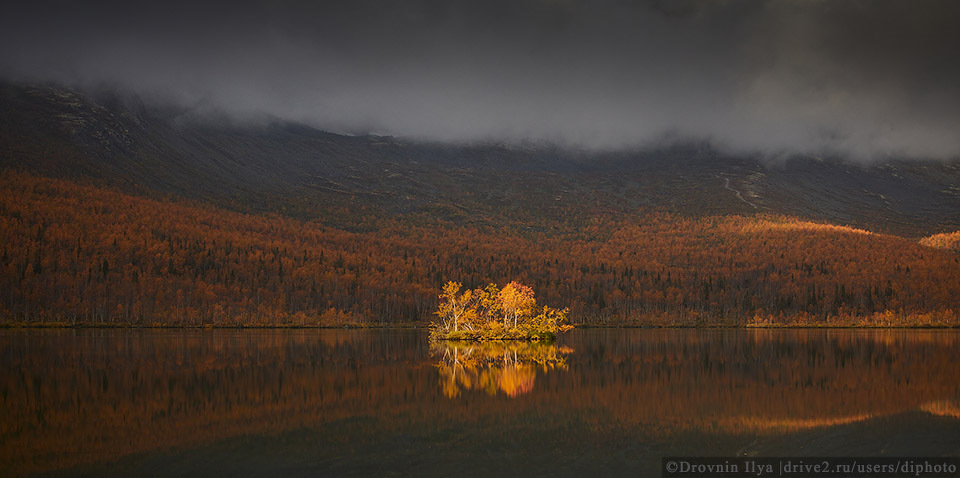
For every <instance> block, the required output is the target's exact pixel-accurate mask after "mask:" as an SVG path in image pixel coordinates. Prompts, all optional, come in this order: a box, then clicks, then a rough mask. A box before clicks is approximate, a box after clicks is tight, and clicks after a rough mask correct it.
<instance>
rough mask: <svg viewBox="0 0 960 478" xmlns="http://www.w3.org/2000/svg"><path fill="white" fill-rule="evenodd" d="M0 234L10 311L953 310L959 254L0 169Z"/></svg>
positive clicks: (80, 319)
mask: <svg viewBox="0 0 960 478" xmlns="http://www.w3.org/2000/svg"><path fill="white" fill-rule="evenodd" d="M0 235H2V238H0V243H2V244H0V322H3V323H8V324H40V323H59V324H73V323H97V324H139V325H189V326H203V325H223V326H232V325H289V326H318V325H319V326H334V325H344V324H348V323H356V324H361V323H389V322H413V321H426V320H428V319H429V316H430V313H431V312H432V311H433V310H434V309H435V308H436V304H437V294H438V293H439V289H440V287H441V285H442V284H443V283H444V282H445V281H449V280H453V281H458V282H462V283H468V284H486V283H491V282H492V283H504V282H508V281H511V280H518V281H521V282H523V283H525V284H529V285H530V286H532V287H533V288H534V289H535V290H537V294H538V297H539V298H542V299H543V300H544V301H545V302H546V303H551V304H558V305H569V307H570V321H571V322H572V323H575V324H577V323H579V324H584V323H587V324H652V325H739V326H744V325H958V324H960V319H958V313H960V256H958V255H957V254H955V253H952V252H950V251H947V250H943V249H937V248H931V247H927V246H925V245H923V244H918V243H917V242H915V241H912V240H909V239H906V238H901V237H897V236H891V235H882V234H874V233H870V232H867V231H863V230H858V229H852V228H848V227H842V226H834V225H823V224H815V223H811V222H805V221H802V220H798V219H793V218H787V217H780V216H763V215H760V216H750V217H742V216H725V217H706V218H699V219H690V218H685V217H679V216H674V215H670V214H667V213H657V212H650V213H644V214H641V215H638V216H636V217H635V218H632V219H630V220H614V219H603V218H597V219H595V220H591V221H589V222H588V223H587V224H583V225H582V226H581V227H580V228H579V230H567V231H563V230H561V231H552V232H530V231H524V230H523V229H522V228H514V229H511V228H509V227H504V228H503V229H501V230H492V228H478V227H464V226H455V225H450V224H444V223H439V224H437V225H432V226H427V225H424V224H413V225H411V224H408V223H406V222H405V221H404V219H403V218H402V217H396V218H384V219H383V220H382V221H381V223H380V226H379V227H378V228H376V229H375V230H372V231H370V232H348V231H343V230H338V229H334V228H330V227H325V226H324V225H323V224H320V223H315V222H301V221H297V220H292V219H289V218H285V217H281V216H276V215H250V214H242V213H237V212H231V211H226V210H223V209H217V208H215V207H212V206H209V205H205V204H201V203H196V202H188V201H183V200H176V199H170V200H163V201H159V200H154V199H146V198H141V197H136V196H131V195H126V194H122V193H119V192H116V191H112V190H109V189H103V188H98V187H93V186H84V185H79V184H75V183H72V182H68V181H64V180H56V179H48V178H43V177H38V176H33V175H28V174H24V173H19V172H14V171H9V170H7V171H3V172H2V175H0Z"/></svg>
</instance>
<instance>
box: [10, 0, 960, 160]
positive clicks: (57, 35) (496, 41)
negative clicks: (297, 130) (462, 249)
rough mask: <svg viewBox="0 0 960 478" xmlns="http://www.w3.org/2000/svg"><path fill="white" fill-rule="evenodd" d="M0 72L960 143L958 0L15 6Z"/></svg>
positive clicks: (302, 106)
mask: <svg viewBox="0 0 960 478" xmlns="http://www.w3.org/2000/svg"><path fill="white" fill-rule="evenodd" d="M2 13H3V14H2V15H0V45H2V47H0V74H2V76H3V77H5V78H7V79H11V80H16V81H25V82H36V81H54V82H58V83H61V84H67V85H73V86H79V87H83V88H85V89H89V88H93V87H103V85H107V86H108V87H109V88H114V87H119V88H123V89H128V90H132V91H134V92H136V93H137V94H138V95H140V96H142V97H144V98H147V99H148V100H149V101H154V102H161V103H166V104H171V105H176V106H177V107H180V108H188V109H190V110H192V111H196V112H198V114H202V115H205V116H221V117H228V118H231V119H232V120H234V121H249V120H252V119H258V118H263V117H265V116H266V117H274V118H278V119H280V120H283V121H291V122H298V123H303V124H306V125H309V126H311V127H314V128H317V129H321V130H325V131H332V132H341V133H370V132H376V133H379V134H384V135H392V136H397V137H404V138H408V139H415V140H426V141H440V142H460V143H462V142H483V143H489V142H492V143H509V144H513V145H520V144H525V143H530V142H533V143H548V144H554V145H558V146H566V147H574V148H581V149H590V150H595V151H620V150H632V149H636V148H645V149H657V148H663V147H669V146H670V145H674V144H683V143H688V142H697V143H699V142H708V143H709V144H710V145H711V147H712V148H713V149H714V150H716V151H719V152H722V153H724V154H727V155H734V154H748V155H759V156H764V157H771V158H777V157H782V156H791V155H798V154H806V155H810V156H815V157H821V158H823V157H826V156H835V157H843V158H846V159H852V160H858V161H872V162H877V161H880V162H882V161H887V160H893V159H947V160H950V159H955V158H957V157H958V155H960V135H957V134H956V132H957V131H960V62H957V61H956V52H957V51H960V32H958V29H957V28H956V25H957V24H960V4H957V3H956V2H952V1H947V0H943V1H939V0H922V1H913V2H887V1H879V0H875V1H858V2H811V1H799V0H798V1H791V0H787V1H722V2H716V1H702V0H680V1H670V2H663V1H657V0H650V1H637V2H622V1H613V0H609V1H607V0H604V1H579V0H569V1H560V0H519V1H516V0H513V1H499V0H495V1H470V0H453V1H444V2H435V1H431V0H412V1H405V2H378V1H373V0H359V1H335V2H272V1H271V2H267V1H257V0H243V1H239V2H202V3H197V2H184V1H173V2H112V1H102V0H101V1H95V2H83V3H77V2H63V1H51V0H41V1H37V2H26V3H20V4H17V5H6V6H5V7H3V11H2Z"/></svg>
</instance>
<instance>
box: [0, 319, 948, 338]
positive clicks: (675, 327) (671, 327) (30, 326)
mask: <svg viewBox="0 0 960 478" xmlns="http://www.w3.org/2000/svg"><path fill="white" fill-rule="evenodd" d="M574 328H575V329H650V330H656V329H664V330H679V329H698V330H721V329H739V330H764V329H767V330H774V329H850V330H866V329H874V330H876V329H885V330H921V329H922V330H960V325H929V324H918V325H635V324H624V325H595V324H585V325H576V326H574ZM0 329H158V330H160V329H181V330H188V329H194V330H213V329H303V330H308V329H317V330H324V329H326V330H333V329H348V330H353V329H414V330H416V329H429V327H428V325H427V324H417V323H396V324H377V323H373V324H346V325H286V324H267V325H165V324H153V325H139V324H103V323H78V324H64V323H41V324H19V323H8V324H0ZM514 340H517V339H514ZM519 340H530V339H519Z"/></svg>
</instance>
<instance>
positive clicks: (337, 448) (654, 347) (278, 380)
mask: <svg viewBox="0 0 960 478" xmlns="http://www.w3.org/2000/svg"><path fill="white" fill-rule="evenodd" d="M0 357H2V364H3V369H2V370H3V371H2V373H0V406H2V411H3V420H2V421H0V475H3V476H19V475H34V474H37V475H44V476H61V475H63V476H74V475H86V476H117V475H121V476H222V475H229V476H265V475H283V476H366V475H377V476H382V475H386V476H446V477H449V476H501V475H525V476H530V475H533V476H545V475H549V476H584V475H588V476H593V475H601V476H606V475H615V476H659V473H660V457H662V456H666V455H690V456H704V455H711V456H713V455H716V456H740V455H757V456H767V455H773V456H776V455H793V456H797V455H806V456H814V455H835V456H851V455H852V456H857V455H859V456H864V455H866V456H872V455H887V456H941V455H954V456H956V455H960V365H958V364H960V331H956V330H846V329H845V330H732V329H731V330H726V329H708V330H697V329H583V330H574V331H571V332H569V333H568V334H566V335H564V336H562V337H561V338H560V339H559V340H558V341H557V342H556V343H554V344H524V343H514V344H506V345H497V344H484V345H473V346H454V345H433V346H431V344H430V343H428V341H427V340H426V331H424V330H395V329H394V330H391V329H372V330H329V329H328V330H308V329H303V330H270V329H267V330H109V329H77V330H73V329H62V330H18V329H8V330H0Z"/></svg>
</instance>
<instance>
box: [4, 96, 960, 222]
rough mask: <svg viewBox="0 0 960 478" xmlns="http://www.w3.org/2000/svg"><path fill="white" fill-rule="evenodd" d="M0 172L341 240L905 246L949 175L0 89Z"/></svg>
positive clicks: (944, 217)
mask: <svg viewBox="0 0 960 478" xmlns="http://www.w3.org/2000/svg"><path fill="white" fill-rule="evenodd" d="M0 168H14V169H20V170H25V171H31V172H34V173H38V174H41V175H45V176H54V177H63V178H68V179H71V180H80V181H82V182H92V183H94V184H98V185H105V186H109V187H113V188H119V189H122V190H124V191H127V192H132V193H135V194H140V195H148V196H159V197H167V196H171V195H172V196H178V197H185V198H191V199H195V200H199V201H203V202H207V203H212V204H214V205H217V206H219V207H224V208H228V209H231V210H238V211H243V212H254V213H264V212H266V213H276V214H281V215H284V216H289V217H294V218H297V219H301V220H309V221H320V222H323V223H325V224H331V225H334V226H336V227H341V228H345V229H356V228H362V227H375V225H374V224H376V220H377V218H384V217H404V218H405V220H407V221H411V222H414V223H423V224H435V223H436V221H437V220H441V221H445V222H447V223H451V224H473V225H478V226H483V227H504V226H509V227H514V226H515V227H521V228H532V229H543V230H550V229H551V228H557V227H559V228H561V229H565V230H579V229H581V228H582V225H583V224H586V223H587V222H588V221H590V220H591V219H592V218H597V217H600V218H609V219H615V220H630V218H632V217H636V216H638V215H642V214H645V213H650V212H667V213H671V214H680V215H683V216H687V217H702V216H709V215H724V214H748V215H749V214H755V213H772V214H788V215H795V216H800V217H804V218H809V219H814V220H820V221H828V222H833V223H840V224H851V225H856V226H860V227H865V228H867V229H870V230H874V231H878V232H893V233H896V234H902V235H906V236H910V237H919V236H924V235H928V234H932V233H937V232H943V231H952V230H955V229H957V228H958V227H960V188H958V185H960V164H958V163H957V162H940V161H916V160H914V161H885V162H880V163H876V164H869V165H864V164H859V163H855V162H850V161H844V160H843V159H842V158H839V157H831V156H826V157H813V156H809V155H789V156H786V155H785V156H782V157H780V158H779V159H778V160H777V161H773V162H772V161H770V159H769V158H768V157H765V156H763V155H742V154H741V155H731V154H727V153H724V152H722V151H719V150H717V149H715V148H712V147H711V146H710V145H709V144H707V143H693V142H691V143H685V144H676V145H673V146H669V147H659V148H653V147H648V148H642V149H632V150H621V151H616V152H598V151H594V150H588V149H573V148H564V147H558V146H551V145H549V144H536V143H530V142H528V143H526V144H524V145H513V144H503V143H475V144H451V143H445V142H426V141H414V140H409V139H398V138H394V137H389V136H376V135H360V136H348V135H339V134H333V133H329V132H324V131H320V130H317V129H315V128H312V127H310V126H307V125H304V124H301V123H295V122H289V121H283V120H281V119H278V118H269V117H261V118H259V119H258V120H256V121H253V120H250V121H237V120H234V119H231V118H230V117H221V118H220V119H219V120H213V119H211V117H209V116H207V115H200V116H198V115H197V113H196V112H195V111H192V110H187V109H177V108H172V107H169V106H162V105H157V104H155V103H151V102H149V101H144V100H143V99H142V98H140V97H139V96H137V95H135V94H130V93H129V92H123V91H121V90H111V89H100V90H98V91H94V92H80V91H76V90H72V89H68V88H63V87H58V86H50V85H29V84H28V85H24V84H9V83H8V84H4V85H2V86H0ZM364 224H366V226H364ZM565 225H566V226H565Z"/></svg>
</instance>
